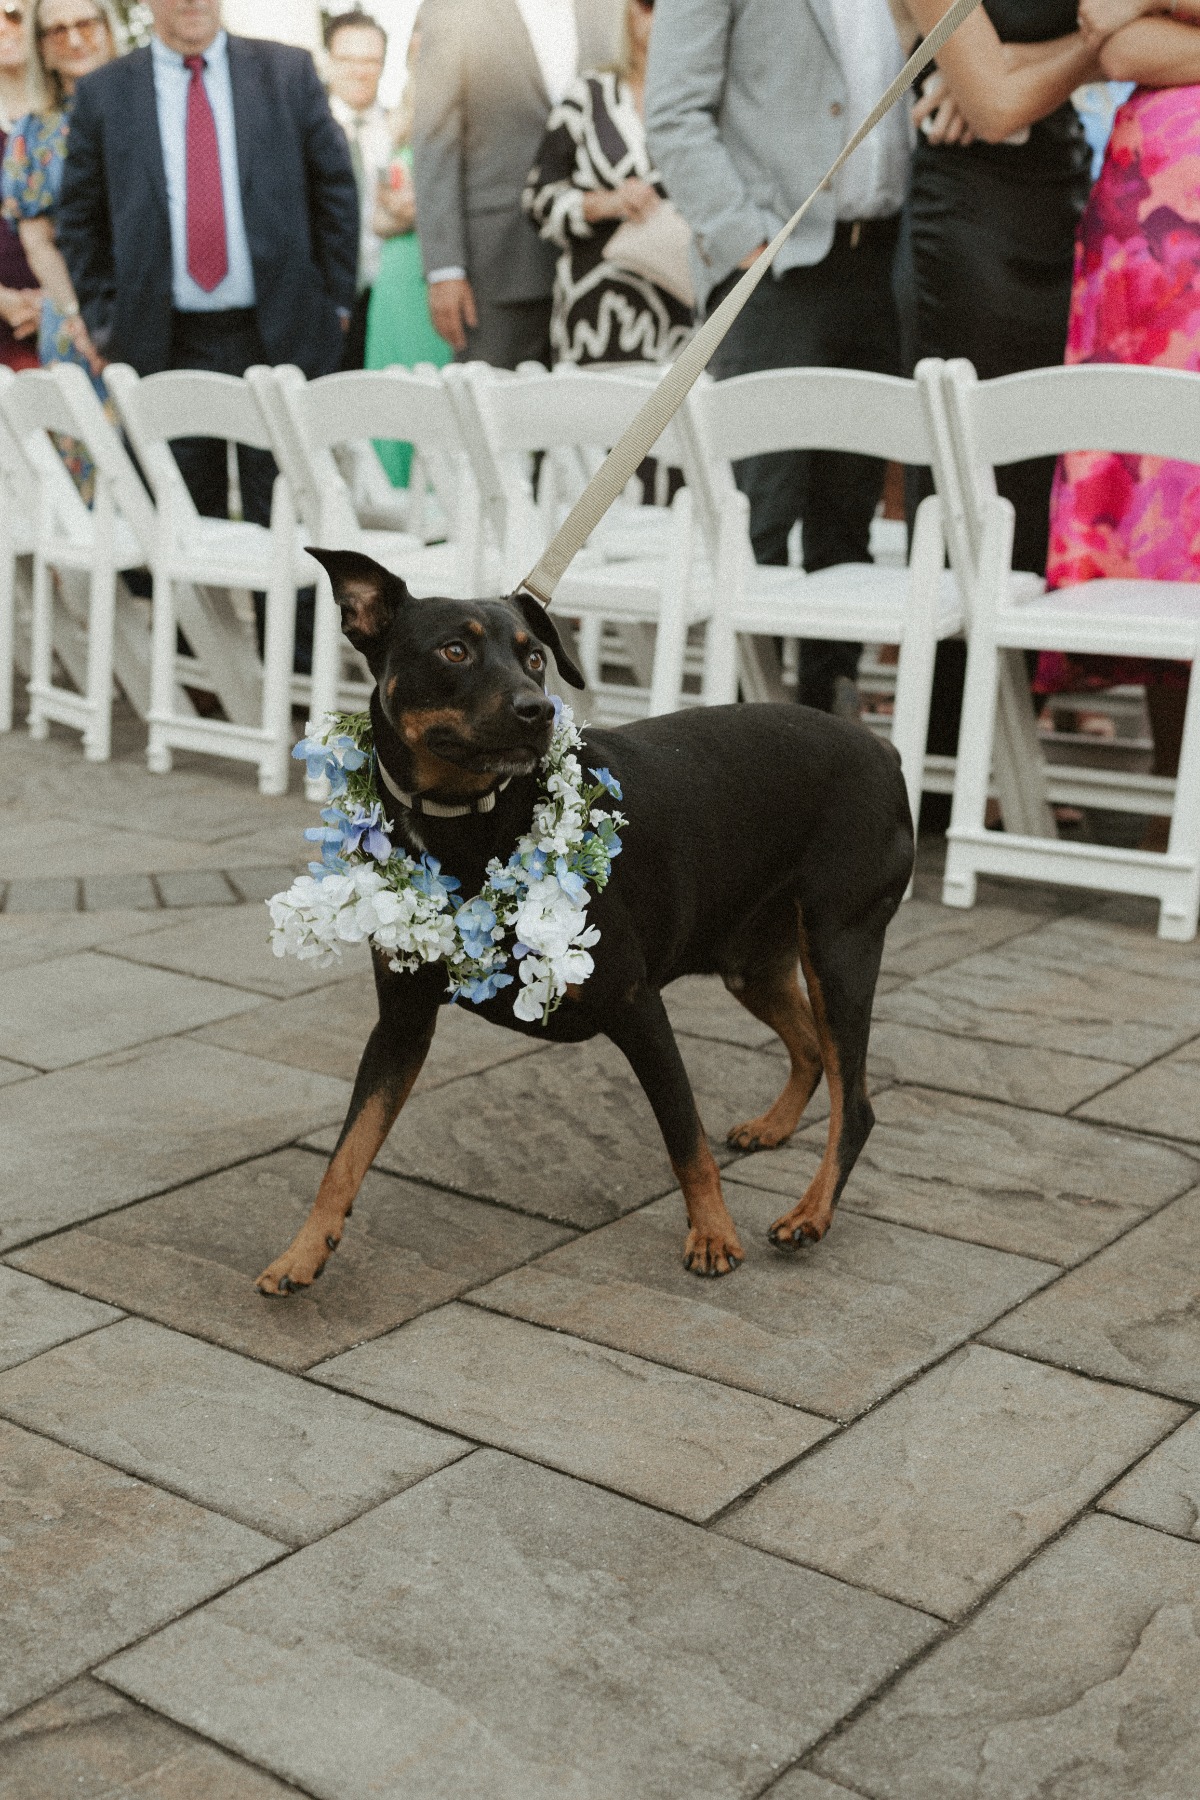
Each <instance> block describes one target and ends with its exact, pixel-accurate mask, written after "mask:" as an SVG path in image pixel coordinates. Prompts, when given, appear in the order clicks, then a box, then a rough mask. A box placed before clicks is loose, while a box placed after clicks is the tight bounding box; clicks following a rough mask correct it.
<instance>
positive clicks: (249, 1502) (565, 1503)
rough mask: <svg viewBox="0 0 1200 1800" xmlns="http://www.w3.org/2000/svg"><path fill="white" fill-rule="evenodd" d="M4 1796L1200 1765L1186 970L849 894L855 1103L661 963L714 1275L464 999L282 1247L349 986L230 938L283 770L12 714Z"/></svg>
mask: <svg viewBox="0 0 1200 1800" xmlns="http://www.w3.org/2000/svg"><path fill="white" fill-rule="evenodd" d="M3 755H4V760H5V772H6V780H5V784H4V786H5V796H6V798H5V801H4V803H3V805H2V806H0V817H2V823H3V827H4V830H3V833H2V835H0V846H2V848H0V902H2V905H0V1144H2V1145H3V1149H2V1150H0V1158H2V1163H3V1182H2V1183H0V1259H2V1260H0V1612H2V1618H0V1643H2V1644H3V1651H2V1652H0V1800H61V1797H62V1796H65V1795H77V1796H82V1797H83V1800H99V1797H100V1796H104V1797H106V1800H259V1797H260V1796H261V1797H262V1800H267V1797H268V1796H271V1795H284V1794H287V1793H294V1792H297V1791H298V1792H300V1793H303V1794H308V1795H311V1796H314V1797H319V1800H368V1797H371V1800H377V1797H380V1796H382V1797H384V1800H387V1797H390V1796H395V1797H401V1796H402V1797H403V1800H463V1797H464V1796H472V1797H476V1796H478V1797H479V1800H676V1797H678V1800H691V1797H692V1796H700V1797H704V1800H734V1797H735V1796H736V1797H738V1800H757V1797H759V1796H767V1795H770V1796H771V1797H772V1800H854V1797H855V1796H857V1797H858V1800H1084V1797H1086V1800H1195V1796H1196V1794H1197V1791H1198V1785H1197V1776H1196V1770H1197V1769H1198V1768H1200V1699H1198V1697H1197V1696H1198V1695H1200V1524H1198V1523H1197V1521H1198V1519H1200V1415H1198V1413H1197V1409H1198V1408H1200V1275H1198V1274H1197V1271H1198V1269H1200V948H1198V947H1197V946H1196V945H1189V946H1179V945H1168V944H1162V943H1159V942H1158V941H1157V939H1156V938H1155V936H1154V923H1153V918H1152V915H1151V909H1150V908H1149V907H1143V906H1141V905H1139V904H1137V903H1127V902H1119V901H1108V900H1101V899H1097V898H1096V897H1095V896H1081V895H1071V894H1067V893H1064V892H1062V891H1058V892H1051V891H1048V890H1032V889H1028V888H1013V887H1007V888H1006V887H1003V886H1001V885H1000V884H995V883H993V884H983V888H984V892H983V894H982V897H981V902H980V904H979V905H978V906H977V907H976V908H975V909H974V910H973V911H971V912H965V913H963V912H950V911H947V910H945V909H943V908H942V907H941V906H940V905H938V904H937V903H936V895H937V878H936V877H937V867H936V865H937V847H936V845H935V844H933V843H932V842H931V843H929V844H927V845H925V846H923V857H922V866H921V870H920V873H919V877H918V884H917V897H916V898H915V899H914V900H913V901H911V902H910V903H909V905H907V906H906V907H905V908H904V909H903V910H902V912H901V914H900V916H899V917H898V918H897V919H896V921H895V922H894V925H893V927H892V929H891V932H890V935H889V940H888V946H887V951H886V955H885V964H884V976H883V979H882V980H881V982H880V990H879V998H878V1002H877V1022H876V1029H875V1034H874V1038H873V1045H872V1050H873V1054H872V1062H871V1083H872V1090H873V1094H874V1104H875V1108H876V1113H877V1115H878V1124H877V1126H876V1129H875V1133H874V1135H873V1137H872V1138H871V1140H870V1143H869V1144H868V1146H867V1149H866V1151H865V1153H864V1155H863V1157H862V1159H861V1161H860V1163H859V1166H858V1169H857V1170H856V1172H855V1174H854V1176H853V1178H852V1179H851V1182H850V1185H849V1187H848V1189H847V1192H846V1194H845V1197H844V1201H843V1204H842V1208H841V1210H840V1213H839V1216H838V1219H837V1221H836V1223H835V1225H834V1228H833V1230H832V1232H831V1233H830V1235H829V1237H828V1238H827V1239H826V1240H825V1242H824V1243H822V1244H821V1245H819V1246H817V1247H815V1248H813V1249H810V1250H806V1251H803V1252H801V1253H799V1254H797V1255H796V1256H794V1257H790V1258H789V1257H784V1256H781V1255H779V1254H778V1253H776V1252H774V1251H772V1250H771V1249H770V1247H769V1246H768V1245H767V1243H766V1240H765V1235H764V1233H765V1227H766V1226H767V1224H768V1223H769V1222H770V1220H771V1219H772V1218H773V1217H774V1216H775V1215H776V1214H777V1213H778V1212H779V1211H781V1210H782V1206H783V1203H784V1202H783V1197H785V1196H786V1197H795V1196H796V1195H797V1194H798V1192H799V1191H800V1190H801V1188H802V1186H803V1184H804V1183H805V1181H806V1180H807V1178H808V1176H809V1174H810V1173H811V1171H812V1169H813V1168H814V1167H815V1166H816V1162H817V1159H818V1157H819V1155H820V1150H821V1145H822V1142H823V1137H824V1126H823V1124H822V1120H823V1118H824V1116H825V1112H826V1106H825V1101H824V1096H823V1094H818V1096H817V1097H816V1099H815V1101H814V1104H813V1107H812V1109H811V1113H810V1115H809V1118H808V1119H807V1120H806V1122H805V1124H804V1126H803V1127H802V1128H801V1130H800V1131H799V1132H798V1133H797V1134H796V1137H795V1138H794V1140H793V1142H792V1143H791V1144H790V1145H789V1146H788V1147H786V1148H785V1149H783V1150H780V1151H778V1152H775V1153H764V1154H758V1155H752V1156H734V1155H733V1154H732V1153H731V1152H729V1151H728V1150H727V1149H726V1148H725V1147H724V1145H723V1134H724V1131H725V1129H726V1127H727V1126H728V1125H729V1124H731V1123H733V1122H734V1121H735V1120H736V1119H739V1118H741V1117H743V1116H746V1115H747V1114H749V1113H752V1112H755V1111H757V1110H759V1109H760V1108H761V1106H762V1105H763V1104H764V1103H766V1102H767V1101H769V1100H770V1098H771V1097H772V1096H773V1094H774V1092H775V1090H776V1089H777V1087H778V1086H779V1084H780V1082H781V1079H782V1075H783V1070H784V1063H783V1059H782V1055H781V1051H780V1047H779V1045H778V1044H777V1043H776V1042H775V1040H774V1039H773V1038H772V1036H771V1034H770V1033H769V1032H768V1031H767V1030H766V1029H765V1028H764V1027H762V1026H761V1025H760V1024H758V1023H757V1022H756V1021H755V1020H753V1019H751V1018H750V1017H749V1015H748V1014H746V1013H745V1012H743V1011H742V1010H741V1009H740V1008H738V1007H737V1006H736V1005H735V1003H734V1002H733V1001H732V1000H730V999H729V998H728V997H727V996H726V995H725V994H724V992H723V990H721V989H720V988H719V986H717V985H716V984H714V983H711V982H707V981H700V980H690V981H687V982H683V983H680V984H678V985H677V986H676V988H675V989H673V990H671V992H670V993H669V995H668V1004H669V1006H670V1010H671V1012H672V1016H673V1019H674V1021H675V1025H676V1029H677V1031H678V1033H679V1034H680V1043H681V1047H682V1049H683V1054H684V1057H685V1060H686V1062H687V1064H688V1066H689V1069H690V1071H691V1073H692V1077H693V1080H694V1083H695V1086H696V1091H697V1096H698V1100H699V1104H700V1108H701V1112H702V1115H703V1117H704V1119H705V1122H706V1125H707V1126H708V1128H709V1130H710V1132H711V1133H712V1135H713V1140H714V1146H715V1148H716V1149H717V1152H718V1155H719V1157H720V1160H721V1161H722V1162H723V1163H724V1164H725V1165H726V1169H725V1180H726V1186H727V1191H728V1195H729V1199H730V1204H731V1206H732V1209H733V1212H734V1215H735V1217H736V1218H737V1220H738V1222H739V1226H740V1228H741V1231H742V1236H743V1241H744V1243H745V1245H746V1249H747V1260H746V1263H745V1266H744V1267H743V1268H742V1269H741V1270H740V1271H739V1272H738V1273H737V1274H736V1275H735V1276H734V1277H733V1278H732V1279H729V1280H726V1281H721V1282H712V1283H705V1282H700V1281H698V1280H696V1279H695V1278H693V1277H692V1276H690V1275H688V1274H687V1273H685V1271H684V1270H683V1268H682V1267H681V1264H680V1248H681V1244H682V1238H683V1208H682V1202H681V1200H680V1197H679V1195H678V1193H677V1192H676V1191H675V1190H674V1187H673V1183H672V1178H671V1173H670V1169H669V1166H668V1164H667V1161H666V1158H665V1155H664V1153H663V1150H662V1145H661V1141H660V1139H659V1136H658V1133H657V1131H656V1129H655V1127H654V1124H653V1121H652V1119H651V1116H650V1112H649V1109H648V1107H647V1105H646V1103H645V1101H644V1099H643V1098H642V1095H641V1092H640V1090H639V1088H638V1086H637V1083H636V1082H635V1081H634V1079H633V1077H632V1076H631V1075H630V1073H629V1071H628V1070H627V1068H626V1066H625V1065H624V1063H623V1061H622V1059H621V1058H620V1056H619V1055H617V1054H616V1053H615V1052H614V1051H613V1050H612V1049H611V1047H609V1046H607V1045H606V1044H604V1043H602V1042H598V1043H595V1044H591V1045H580V1046H575V1047H573V1048H561V1049H554V1048H544V1047H539V1046H537V1045H531V1044H529V1043H528V1042H526V1041H525V1040H523V1039H521V1038H519V1037H517V1036H515V1035H513V1034H510V1033H506V1032H504V1031H500V1030H497V1029H494V1028H492V1027H489V1026H487V1025H485V1024H483V1023H482V1022H481V1021H480V1020H478V1019H474V1018H472V1017H470V1016H469V1014H468V1012H467V1010H466V1009H456V1010H455V1012H454V1013H452V1014H450V1015H448V1016H447V1017H446V1018H445V1019H444V1021H443V1023H442V1026H441V1027H440V1029H439V1034H438V1037H437V1039H436V1042H435V1046H434V1050H433V1052H432V1054H431V1056H430V1059H429V1062H428V1064H427V1067H426V1069H425V1071H424V1073H423V1074H422V1077H421V1080H420V1083H419V1085H418V1089H417V1092H416V1093H415V1095H414V1096H413V1099H412V1101H411V1102H410V1104H409V1106H408V1107H407V1109H406V1110H405V1112H404V1114H403V1116H402V1118H401V1120H400V1122H399V1123H398V1124H397V1127H396V1129H395V1130H394V1131H393V1133H392V1136H391V1139H390V1141H389V1143H388V1144H387V1145H386V1147H385V1149H384V1151H383V1153H382V1154H381V1156H380V1157H379V1160H378V1164H377V1168H376V1170H375V1172H373V1173H372V1174H371V1175H370V1176H369V1177H368V1180H367V1182H366V1185H365V1187H364V1191H363V1194H362V1197H361V1199H360V1201H359V1204H358V1205H357V1206H356V1208H355V1213H354V1218H353V1220H352V1222H351V1226H350V1228H349V1230H348V1233H347V1237H346V1240H345V1243H344V1244H343V1246H342V1248H341V1249H340V1250H339V1252H338V1254H337V1256H336V1257H335V1258H334V1260H333V1262H332V1263H331V1265H330V1267H329V1269H328V1270H327V1272H326V1275H325V1277H324V1279H323V1280H322V1281H321V1282H320V1283H319V1284H318V1285H317V1286H316V1287H314V1288H313V1289H312V1290H311V1291H310V1292H309V1293H306V1294H303V1295H298V1296H296V1297H295V1298H293V1299H292V1300H291V1301H289V1302H287V1303H279V1302H271V1301H267V1300H263V1299H261V1298H260V1297H259V1296H258V1295H257V1294H256V1293H255V1291H254V1289H253V1285H252V1283H253V1277H254V1276H255V1274H256V1273H257V1272H258V1271H259V1269H260V1268H261V1267H262V1266H263V1265H264V1264H265V1263H266V1262H267V1261H268V1260H270V1258H271V1257H272V1256H273V1255H274V1254H275V1253H276V1252H277V1251H278V1250H279V1249H280V1248H281V1247H282V1245H283V1244H284V1243H285V1242H286V1241H287V1239H288V1237H289V1236H290V1235H291V1233H292V1231H293V1230H294V1229H295V1227H296V1225H297V1224H298V1222H299V1221H300V1219H301V1218H302V1217H303V1215H304V1212H305V1210H306V1209H307V1206H308V1204H309V1202H310V1200H311V1198H312V1194H313V1192H314V1190H315V1187H316V1184H317V1181H318V1179H319V1176H320V1172H321V1167H322V1153H323V1152H324V1151H325V1150H327V1149H328V1146H329V1144H330V1143H331V1142H332V1139H333V1136H334V1135H335V1133H336V1128H337V1125H338V1122H339V1120H340V1118H341V1116H342V1113H343V1110H344V1107H345V1104H346V1100H347V1097H348V1094H349V1083H350V1081H351V1079H352V1078H353V1074H354V1070H355V1066H356V1064H357V1060H358V1055H359V1052H360V1050H361V1047H362V1044H363V1042H364V1040H365V1038H366V1035H367V1032H368V1030H369V1029H370V1025H371V1022H372V1018H373V1004H372V992H371V982H370V978H369V974H368V972H367V969H366V965H365V962H364V959H363V958H362V957H361V956H351V957H348V958H347V960H346V961H345V963H344V964H342V965H341V966H340V967H338V968H336V969H334V970H331V971H329V970H314V969H313V968H312V967H311V965H296V964H294V963H282V962H278V961H276V960H275V959H274V958H273V957H272V956H271V955H270V953H269V951H268V948H267V944H266V916H265V912H264V910H263V907H262V900H263V898H264V897H265V896H266V895H268V894H270V893H271V892H273V891H274V890H275V889H276V888H277V887H278V886H280V885H282V884H283V883H284V882H285V881H286V880H287V879H288V877H289V874H290V872H291V871H292V870H293V869H294V868H297V867H300V866H302V864H303V861H304V854H303V853H304V846H303V844H302V841H301V839H300V836H299V833H300V830H301V829H302V827H303V826H304V825H305V824H307V823H309V822H310V818H311V815H310V809H309V808H308V807H307V806H306V805H305V804H304V803H303V801H302V799H301V797H300V795H299V792H298V784H297V783H294V784H293V792H292V794H291V795H290V796H289V797H288V798H287V799H285V800H275V801H271V800H264V799H261V798H260V797H259V796H258V794H257V793H256V792H255V791H254V787H253V782H252V780H251V778H250V777H249V775H248V774H247V773H246V772H244V771H238V770H236V769H224V770H222V769H220V768H219V767H218V766H216V765H212V764H206V763H204V762H202V761H200V760H199V759H191V758H188V757H186V756H185V757H180V759H179V765H180V766H179V768H178V769H177V771H176V772H175V773H174V774H173V775H172V776H171V777H168V778H156V777H152V776H150V775H148V774H147V773H146V771H145V769H144V765H143V763H142V761H141V757H140V744H139V734H137V733H136V732H132V733H128V732H126V733H122V734H121V735H120V738H119V749H118V753H117V754H116V755H115V757H114V760H113V762H112V763H111V764H109V765H107V766H105V767H101V768H93V767H88V766H87V765H85V764H84V763H83V762H82V760H81V758H80V755H79V751H78V748H77V744H76V742H75V741H74V740H73V739H72V738H70V737H69V736H67V735H65V734H64V735H63V736H62V737H61V738H60V737H57V736H56V737H55V738H53V739H52V740H51V742H50V743H48V744H44V745H38V746H33V745H30V744H29V743H28V742H27V741H26V740H25V739H24V738H23V737H22V736H19V735H18V736H15V737H13V738H10V739H8V740H7V741H6V742H5V744H4V748H3Z"/></svg>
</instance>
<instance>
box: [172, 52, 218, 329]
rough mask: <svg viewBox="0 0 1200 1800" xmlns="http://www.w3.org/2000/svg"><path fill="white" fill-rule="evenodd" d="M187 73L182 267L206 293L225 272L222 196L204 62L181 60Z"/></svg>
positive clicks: (199, 60)
mask: <svg viewBox="0 0 1200 1800" xmlns="http://www.w3.org/2000/svg"><path fill="white" fill-rule="evenodd" d="M183 66H184V68H185V69H190V70H191V75H192V79H191V81H190V82H189V84H188V97H187V266H188V274H189V275H190V276H191V277H192V280H193V281H195V282H196V283H197V284H198V285H199V286H200V287H202V288H203V289H204V291H205V293H206V294H211V293H212V291H213V289H214V288H215V287H216V285H217V283H218V282H220V281H224V279H225V276H226V275H227V274H228V272H229V252H228V250H227V249H226V247H225V196H224V194H223V193H222V191H221V152H220V151H219V149H218V148H217V126H216V121H215V119H214V118H213V111H212V107H211V106H210V105H209V103H208V94H207V93H206V91H205V87H204V58H203V57H202V56H185V57H184V59H183Z"/></svg>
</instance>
